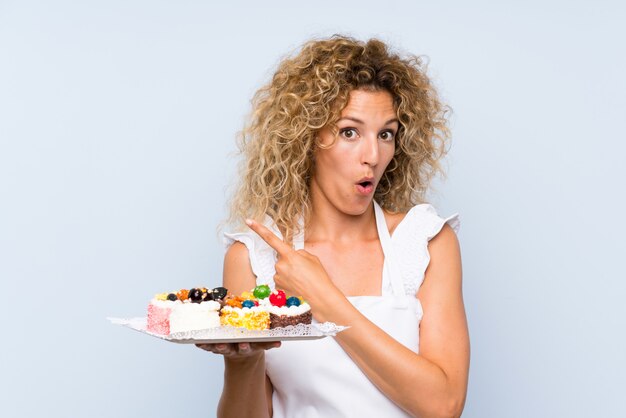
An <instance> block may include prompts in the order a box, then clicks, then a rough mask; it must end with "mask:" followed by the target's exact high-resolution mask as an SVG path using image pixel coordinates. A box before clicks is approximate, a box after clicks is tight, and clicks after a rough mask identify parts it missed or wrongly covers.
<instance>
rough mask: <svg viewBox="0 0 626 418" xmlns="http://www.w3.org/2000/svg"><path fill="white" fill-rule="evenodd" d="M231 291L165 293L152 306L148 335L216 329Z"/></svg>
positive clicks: (197, 289) (203, 290)
mask: <svg viewBox="0 0 626 418" xmlns="http://www.w3.org/2000/svg"><path fill="white" fill-rule="evenodd" d="M226 293H227V290H226V289H225V288H223V287H217V288H215V289H211V290H209V289H207V288H204V287H202V288H194V289H191V290H186V289H181V290H179V291H178V292H176V293H161V294H158V295H156V296H155V297H154V299H152V300H151V301H150V304H149V305H148V318H147V327H146V329H147V331H148V332H152V333H155V334H160V335H170V334H174V333H177V332H185V331H196V330H201V329H207V328H215V327H219V325H220V317H219V315H220V308H221V307H222V303H221V301H222V299H223V298H224V297H225V296H226Z"/></svg>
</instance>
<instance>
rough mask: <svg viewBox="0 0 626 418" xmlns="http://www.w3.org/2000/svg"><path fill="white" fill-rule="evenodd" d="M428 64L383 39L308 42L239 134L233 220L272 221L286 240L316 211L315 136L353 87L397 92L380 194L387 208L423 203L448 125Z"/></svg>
mask: <svg viewBox="0 0 626 418" xmlns="http://www.w3.org/2000/svg"><path fill="white" fill-rule="evenodd" d="M425 67H426V66H425V64H424V62H423V60H422V59H421V58H420V57H418V56H414V55H410V56H408V57H406V58H403V57H400V56H399V55H398V54H396V53H394V52H392V51H390V49H389V47H388V46H387V45H386V44H385V43H384V42H382V41H380V40H378V39H370V40H368V41H367V42H362V41H358V40H356V39H353V38H351V37H347V36H342V35H333V36H332V37H330V38H328V39H321V40H311V41H308V42H307V43H305V44H304V45H303V47H302V48H301V50H300V52H299V53H298V54H296V55H295V56H293V57H288V58H286V59H284V60H283V61H282V62H281V63H280V64H279V66H278V69H277V70H276V72H275V74H274V76H273V78H272V80H271V81H270V82H269V83H268V84H267V85H265V86H263V87H262V88H260V89H259V90H258V91H257V92H256V94H255V95H254V97H253V99H252V109H253V110H252V114H251V116H250V120H249V122H248V123H247V124H246V126H245V127H244V129H243V130H242V131H241V132H240V135H239V141H238V146H239V150H240V153H241V154H243V156H244V159H243V161H242V164H241V165H240V177H239V184H238V187H237V189H236V191H235V193H234V195H233V197H232V199H231V204H230V205H231V206H230V217H229V219H228V223H230V224H231V225H236V226H239V227H243V225H242V221H243V220H244V219H245V218H253V219H257V220H260V221H262V220H263V219H264V218H265V216H266V215H267V216H269V217H270V218H271V219H273V221H274V222H275V224H276V226H277V227H278V229H279V230H280V231H281V233H282V235H283V238H284V239H285V240H286V241H287V242H292V239H293V236H294V234H296V233H298V232H299V224H298V220H299V219H300V217H301V216H304V220H305V225H306V221H307V220H308V219H309V215H310V208H311V202H310V193H309V190H310V189H309V186H310V179H311V175H312V172H313V165H314V158H313V154H314V151H315V148H316V147H319V146H320V145H319V143H318V140H317V133H318V131H319V130H320V129H321V128H323V127H324V126H329V127H331V128H332V129H333V132H335V133H336V132H337V129H336V127H335V126H334V125H335V123H336V122H337V121H338V120H339V119H340V117H341V111H342V109H343V108H344V107H345V106H346V105H347V103H348V99H349V94H350V92H351V91H352V90H355V89H365V90H370V91H380V90H382V91H387V92H389V93H390V94H391V96H392V97H393V101H394V106H395V108H396V111H397V118H398V120H399V122H400V127H399V130H398V133H397V135H396V150H395V154H394V156H393V159H392V160H391V162H390V163H389V165H388V167H387V169H386V171H385V173H384V174H383V177H382V178H381V180H380V182H379V184H378V187H377V188H376V191H375V193H374V198H375V199H376V201H377V202H378V203H379V204H380V205H381V206H382V207H383V208H384V209H386V210H388V211H390V212H404V211H407V210H408V209H410V208H411V207H412V206H414V205H416V204H418V203H423V202H424V199H425V193H426V192H427V190H428V188H429V185H430V182H431V180H432V178H433V177H434V176H435V175H437V174H441V175H443V176H445V173H444V172H443V169H442V167H441V165H440V159H441V158H442V157H443V156H444V155H445V154H446V153H447V142H448V139H449V136H450V135H449V133H450V132H449V129H448V123H447V114H448V111H449V108H448V107H447V106H444V105H443V104H442V103H441V102H440V100H439V98H438V95H437V92H436V90H435V88H434V87H433V85H432V83H431V81H430V80H429V78H428V77H427V76H426V68H425Z"/></svg>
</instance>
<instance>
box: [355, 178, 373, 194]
mask: <svg viewBox="0 0 626 418" xmlns="http://www.w3.org/2000/svg"><path fill="white" fill-rule="evenodd" d="M356 188H357V190H358V192H359V193H361V194H370V193H372V192H373V191H374V182H372V181H370V180H365V181H361V182H358V183H357V184H356Z"/></svg>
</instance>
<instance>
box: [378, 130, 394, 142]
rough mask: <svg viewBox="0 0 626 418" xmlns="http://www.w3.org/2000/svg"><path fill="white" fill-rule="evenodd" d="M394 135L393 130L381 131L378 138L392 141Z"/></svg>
mask: <svg viewBox="0 0 626 418" xmlns="http://www.w3.org/2000/svg"><path fill="white" fill-rule="evenodd" d="M394 137H395V133H394V132H393V131H383V132H381V133H380V139H382V140H383V141H392V140H393V138H394Z"/></svg>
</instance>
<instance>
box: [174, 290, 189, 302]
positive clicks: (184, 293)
mask: <svg viewBox="0 0 626 418" xmlns="http://www.w3.org/2000/svg"><path fill="white" fill-rule="evenodd" d="M176 296H177V297H178V300H181V301H183V302H184V301H186V300H187V298H188V297H189V290H187V289H180V290H179V291H178V292H177V293H176Z"/></svg>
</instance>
